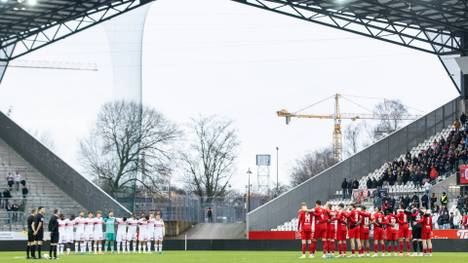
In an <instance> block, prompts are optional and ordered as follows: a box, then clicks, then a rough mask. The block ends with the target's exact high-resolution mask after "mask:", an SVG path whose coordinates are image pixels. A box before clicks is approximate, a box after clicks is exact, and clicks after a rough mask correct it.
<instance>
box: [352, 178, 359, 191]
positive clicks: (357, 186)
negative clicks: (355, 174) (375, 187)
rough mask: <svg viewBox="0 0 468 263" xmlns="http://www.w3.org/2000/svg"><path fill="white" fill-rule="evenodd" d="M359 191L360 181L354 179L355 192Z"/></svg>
mask: <svg viewBox="0 0 468 263" xmlns="http://www.w3.org/2000/svg"><path fill="white" fill-rule="evenodd" d="M355 189H359V181H358V180H357V179H354V181H353V190H355Z"/></svg>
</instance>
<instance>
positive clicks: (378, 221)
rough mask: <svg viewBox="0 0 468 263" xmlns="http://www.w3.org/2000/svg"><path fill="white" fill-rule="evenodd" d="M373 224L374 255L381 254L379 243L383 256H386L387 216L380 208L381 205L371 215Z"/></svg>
mask: <svg viewBox="0 0 468 263" xmlns="http://www.w3.org/2000/svg"><path fill="white" fill-rule="evenodd" d="M371 222H372V225H373V226H374V255H373V256H374V257H377V256H378V255H379V243H380V251H381V252H382V256H385V243H384V226H385V218H384V215H383V214H382V211H381V210H380V207H377V208H375V212H374V214H373V215H372V217H371Z"/></svg>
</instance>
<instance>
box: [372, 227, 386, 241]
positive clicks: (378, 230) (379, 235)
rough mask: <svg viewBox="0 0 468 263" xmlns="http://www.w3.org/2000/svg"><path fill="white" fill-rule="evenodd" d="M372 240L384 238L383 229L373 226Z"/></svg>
mask: <svg viewBox="0 0 468 263" xmlns="http://www.w3.org/2000/svg"><path fill="white" fill-rule="evenodd" d="M374 240H384V230H383V228H381V227H374Z"/></svg>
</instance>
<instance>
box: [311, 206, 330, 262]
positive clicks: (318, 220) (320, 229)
mask: <svg viewBox="0 0 468 263" xmlns="http://www.w3.org/2000/svg"><path fill="white" fill-rule="evenodd" d="M308 211H309V212H311V213H312V214H313V215H314V216H315V232H314V238H313V239H312V254H311V257H314V255H315V250H316V248H317V241H318V240H320V239H321V240H322V247H323V256H322V257H323V258H326V257H327V256H326V255H327V232H328V231H327V223H328V211H327V210H326V209H324V208H322V201H320V200H317V201H316V202H315V208H314V209H311V210H308Z"/></svg>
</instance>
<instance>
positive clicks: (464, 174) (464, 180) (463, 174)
mask: <svg viewBox="0 0 468 263" xmlns="http://www.w3.org/2000/svg"><path fill="white" fill-rule="evenodd" d="M460 184H468V165H466V164H464V165H460Z"/></svg>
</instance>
